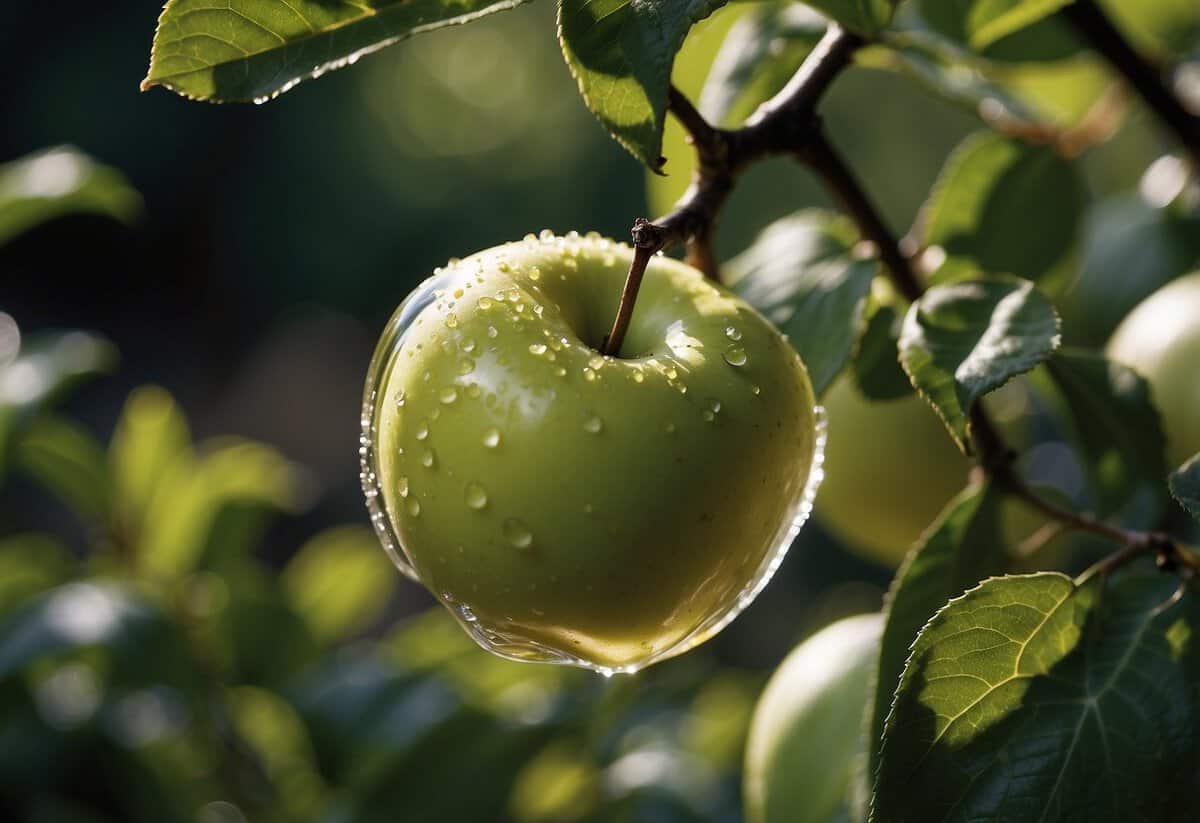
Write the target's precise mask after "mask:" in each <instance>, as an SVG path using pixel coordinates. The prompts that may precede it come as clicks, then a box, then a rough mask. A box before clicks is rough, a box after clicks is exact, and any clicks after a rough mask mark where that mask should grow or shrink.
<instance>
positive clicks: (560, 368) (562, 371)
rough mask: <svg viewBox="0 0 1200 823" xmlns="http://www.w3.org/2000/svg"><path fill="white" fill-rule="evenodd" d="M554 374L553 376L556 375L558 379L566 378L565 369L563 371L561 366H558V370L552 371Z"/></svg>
mask: <svg viewBox="0 0 1200 823" xmlns="http://www.w3.org/2000/svg"><path fill="white" fill-rule="evenodd" d="M554 373H555V374H557V375H558V376H559V377H566V376H567V370H566V369H564V368H563V367H562V366H559V367H558V368H556V369H555V370H554Z"/></svg>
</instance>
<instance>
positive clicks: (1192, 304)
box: [1106, 271, 1200, 468]
mask: <svg viewBox="0 0 1200 823" xmlns="http://www.w3.org/2000/svg"><path fill="white" fill-rule="evenodd" d="M1106 352H1107V354H1108V356H1109V357H1110V358H1111V359H1113V360H1116V361H1117V362H1119V363H1124V364H1125V365H1127V366H1130V367H1132V368H1133V369H1134V371H1136V372H1137V373H1138V374H1140V375H1142V376H1143V377H1145V378H1146V380H1147V381H1149V383H1150V393H1151V397H1152V398H1153V400H1154V405H1155V406H1156V407H1157V408H1158V410H1159V412H1160V413H1161V415H1162V421H1163V428H1164V429H1165V431H1166V435H1167V459H1168V460H1169V461H1170V464H1171V467H1172V468H1173V467H1175V466H1178V465H1180V464H1182V463H1183V462H1184V461H1186V460H1187V459H1188V458H1190V457H1191V456H1192V455H1194V454H1196V453H1197V452H1200V271H1198V272H1193V273H1192V274H1188V275H1185V276H1183V277H1180V278H1179V279H1177V280H1173V281H1171V282H1170V283H1168V284H1167V285H1165V286H1163V287H1162V288H1161V289H1159V290H1158V291H1156V292H1154V293H1153V294H1151V295H1150V296H1149V297H1147V298H1146V299H1145V300H1143V301H1142V302H1141V303H1138V304H1137V306H1135V307H1134V309H1133V311H1131V312H1130V313H1129V314H1128V315H1127V316H1126V317H1125V319H1124V320H1122V321H1121V324H1120V325H1119V326H1117V330H1116V331H1115V332H1113V335H1112V337H1111V338H1109V341H1108V346H1107V347H1106Z"/></svg>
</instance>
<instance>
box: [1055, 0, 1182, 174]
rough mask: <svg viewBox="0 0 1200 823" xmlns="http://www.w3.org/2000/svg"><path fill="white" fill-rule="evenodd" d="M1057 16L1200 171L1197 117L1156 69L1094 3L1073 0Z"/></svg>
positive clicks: (1093, 1)
mask: <svg viewBox="0 0 1200 823" xmlns="http://www.w3.org/2000/svg"><path fill="white" fill-rule="evenodd" d="M1061 14H1062V15H1063V18H1064V19H1065V20H1066V21H1067V22H1068V23H1070V24H1071V26H1072V27H1073V28H1074V29H1075V31H1076V32H1077V33H1078V34H1079V35H1080V37H1082V38H1083V40H1084V41H1085V42H1086V43H1087V44H1088V45H1089V46H1091V47H1092V48H1093V49H1095V50H1096V51H1097V52H1098V53H1099V54H1100V55H1101V56H1103V57H1104V59H1105V60H1107V61H1108V63H1109V65H1110V66H1111V67H1112V68H1113V69H1114V70H1115V71H1116V72H1117V73H1118V74H1120V75H1121V76H1122V77H1124V78H1125V80H1126V81H1127V82H1128V83H1129V85H1130V86H1132V87H1133V88H1134V90H1135V91H1136V92H1137V93H1138V95H1139V96H1140V97H1141V98H1142V100H1144V101H1145V102H1146V105H1147V106H1149V107H1150V109H1151V110H1152V111H1153V112H1154V113H1155V115H1157V116H1158V119H1159V120H1160V121H1161V122H1162V124H1163V125H1164V126H1166V127H1167V128H1168V129H1169V130H1170V131H1171V132H1173V133H1174V135H1175V137H1176V138H1177V139H1178V140H1179V142H1180V143H1181V144H1182V145H1183V147H1184V149H1185V150H1186V151H1187V152H1188V154H1190V155H1191V157H1192V162H1193V163H1194V164H1195V165H1196V167H1197V168H1200V114H1198V113H1195V112H1190V111H1188V110H1187V109H1186V108H1184V106H1183V103H1182V102H1181V101H1180V99H1179V98H1178V97H1176V96H1175V95H1174V94H1172V93H1171V90H1170V89H1169V88H1168V87H1167V85H1166V84H1165V83H1164V82H1163V79H1162V76H1161V74H1160V72H1159V68H1158V67H1157V66H1155V65H1154V64H1153V63H1151V62H1150V61H1149V60H1148V59H1146V57H1144V56H1143V55H1142V54H1140V53H1139V52H1138V51H1137V50H1136V49H1135V48H1134V47H1133V46H1132V45H1131V44H1130V43H1129V41H1128V40H1127V39H1126V38H1125V36H1124V35H1122V34H1121V32H1120V30H1118V29H1117V27H1116V26H1115V25H1113V22H1112V21H1111V20H1110V19H1109V18H1108V15H1106V14H1105V13H1104V11H1103V10H1102V9H1101V8H1100V6H1099V5H1097V4H1096V2H1095V0H1075V2H1073V3H1070V4H1069V5H1067V6H1065V7H1064V8H1063V9H1062V11H1061Z"/></svg>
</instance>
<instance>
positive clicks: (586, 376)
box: [583, 366, 596, 383]
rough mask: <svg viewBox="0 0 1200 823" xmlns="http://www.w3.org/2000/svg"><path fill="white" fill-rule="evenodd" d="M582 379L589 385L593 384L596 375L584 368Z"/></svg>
mask: <svg viewBox="0 0 1200 823" xmlns="http://www.w3.org/2000/svg"><path fill="white" fill-rule="evenodd" d="M583 379H584V380H586V381H588V382H589V383H592V382H595V380H596V373H595V372H594V371H592V370H591V369H589V368H587V367H586V366H585V367H584V369H583Z"/></svg>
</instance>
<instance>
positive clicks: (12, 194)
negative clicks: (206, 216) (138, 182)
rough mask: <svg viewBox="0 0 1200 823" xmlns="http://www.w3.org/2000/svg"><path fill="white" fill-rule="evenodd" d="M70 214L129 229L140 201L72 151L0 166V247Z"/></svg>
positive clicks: (120, 178) (112, 174) (107, 171)
mask: <svg viewBox="0 0 1200 823" xmlns="http://www.w3.org/2000/svg"><path fill="white" fill-rule="evenodd" d="M71 214H98V215H101V216H104V217H111V218H113V219H114V220H119V221H120V222H122V223H126V224H129V223H133V222H134V221H136V220H137V219H138V218H139V217H141V215H142V196H141V195H140V194H138V193H137V192H136V191H135V190H134V189H133V187H132V186H131V185H130V184H129V181H127V180H126V179H125V177H124V175H122V174H121V173H120V172H119V171H117V170H116V169H112V168H109V167H108V166H102V165H100V164H98V163H96V162H95V161H94V160H92V159H91V158H90V157H88V156H87V155H86V154H83V153H82V152H80V151H79V150H78V149H76V148H74V147H73V146H57V147H55V148H52V149H46V150H45V151H40V152H37V153H36V154H31V155H29V156H27V157H22V158H21V159H19V160H14V161H12V162H11V163H5V164H4V165H0V246H2V245H4V244H5V243H7V242H8V241H9V240H11V239H13V238H14V237H16V236H17V235H19V234H21V233H22V232H25V231H28V230H29V229H32V228H34V227H35V226H38V225H40V224H41V223H45V222H47V221H49V220H53V219H55V218H56V217H64V216H67V215H71Z"/></svg>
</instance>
